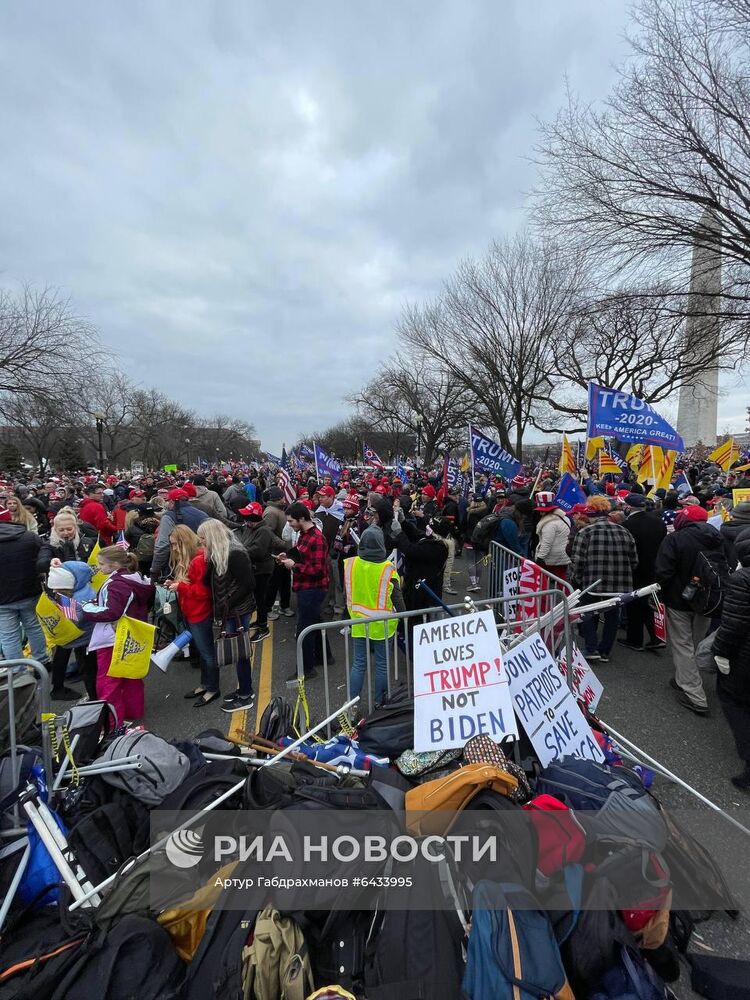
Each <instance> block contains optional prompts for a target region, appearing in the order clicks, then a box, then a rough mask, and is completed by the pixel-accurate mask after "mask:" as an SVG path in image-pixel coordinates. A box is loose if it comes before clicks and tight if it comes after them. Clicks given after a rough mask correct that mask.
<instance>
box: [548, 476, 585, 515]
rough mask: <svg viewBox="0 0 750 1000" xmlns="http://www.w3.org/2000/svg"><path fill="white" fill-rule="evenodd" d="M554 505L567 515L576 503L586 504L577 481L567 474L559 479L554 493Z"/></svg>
mask: <svg viewBox="0 0 750 1000" xmlns="http://www.w3.org/2000/svg"><path fill="white" fill-rule="evenodd" d="M555 503H556V504H557V506H558V507H559V508H560V510H564V511H565V513H566V514H567V513H568V511H569V510H572V509H573V507H575V505H576V504H577V503H586V494H585V493H584V492H583V490H582V489H581V487H580V485H579V483H578V480H577V479H575V478H574V477H573V476H571V474H570V473H569V472H566V473H565V475H564V476H563V477H562V478H561V480H560V482H559V484H558V487H557V493H555Z"/></svg>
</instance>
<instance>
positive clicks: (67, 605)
mask: <svg viewBox="0 0 750 1000" xmlns="http://www.w3.org/2000/svg"><path fill="white" fill-rule="evenodd" d="M58 606H59V608H60V611H61V612H62V613H63V616H64V617H65V618H69V619H70V620H71V621H72V622H76V621H78V601H76V599H75V598H74V597H64V596H63V595H62V594H61V595H60V596H59V597H58Z"/></svg>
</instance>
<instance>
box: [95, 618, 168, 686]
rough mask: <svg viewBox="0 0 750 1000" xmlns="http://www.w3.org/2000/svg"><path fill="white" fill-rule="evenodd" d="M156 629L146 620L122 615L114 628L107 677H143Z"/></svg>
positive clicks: (146, 669)
mask: <svg viewBox="0 0 750 1000" xmlns="http://www.w3.org/2000/svg"><path fill="white" fill-rule="evenodd" d="M155 632H156V629H155V628H154V626H153V625H149V623H148V622H142V621H139V620H138V619H137V618H128V616H127V615H123V616H122V618H121V619H120V620H119V621H118V623H117V628H116V629H115V645H114V648H113V649H112V660H111V662H110V664H109V670H107V676H109V677H127V678H129V679H130V680H138V679H139V678H141V677H145V676H146V674H147V673H148V668H149V666H150V665H151V653H152V651H153V648H154V633H155Z"/></svg>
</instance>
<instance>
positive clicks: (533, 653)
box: [503, 633, 604, 767]
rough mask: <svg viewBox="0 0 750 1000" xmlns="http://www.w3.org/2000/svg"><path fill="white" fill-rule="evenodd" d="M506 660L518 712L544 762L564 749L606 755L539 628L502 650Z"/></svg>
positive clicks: (588, 757) (572, 753) (598, 757)
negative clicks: (545, 643) (516, 644)
mask: <svg viewBox="0 0 750 1000" xmlns="http://www.w3.org/2000/svg"><path fill="white" fill-rule="evenodd" d="M503 661H504V664H505V671H506V673H507V675H508V681H509V683H510V693H511V696H512V698H513V706H514V708H515V710H516V714H517V715H518V718H519V719H520V720H521V723H522V725H523V728H524V729H525V730H526V733H527V735H528V737H529V739H530V740H531V743H532V745H533V747H534V750H535V751H536V753H537V756H538V757H539V760H540V761H541V762H542V766H543V767H546V766H547V765H548V764H550V763H551V762H552V761H553V760H557V759H558V758H560V757H564V756H565V755H566V754H568V755H570V756H573V757H582V758H583V759H585V760H596V761H603V760H604V754H603V753H602V751H601V749H600V747H599V744H598V743H597V742H596V740H595V739H594V737H593V735H592V733H591V730H590V729H589V726H588V723H587V722H586V719H585V718H584V716H583V712H582V711H581V710H580V708H579V707H578V703H577V701H576V700H575V698H574V697H573V695H572V694H571V693H570V691H569V690H568V686H567V684H566V683H565V680H564V679H563V676H562V674H561V673H560V668H559V667H558V665H557V664H556V663H555V661H554V660H553V659H552V656H551V655H550V652H549V650H548V649H547V647H546V646H545V645H544V640H543V639H542V637H541V636H540V635H539V633H535V634H534V635H532V636H529V638H528V639H524V641H523V642H521V643H519V645H518V646H514V647H513V649H511V650H508V652H506V653H504V654H503Z"/></svg>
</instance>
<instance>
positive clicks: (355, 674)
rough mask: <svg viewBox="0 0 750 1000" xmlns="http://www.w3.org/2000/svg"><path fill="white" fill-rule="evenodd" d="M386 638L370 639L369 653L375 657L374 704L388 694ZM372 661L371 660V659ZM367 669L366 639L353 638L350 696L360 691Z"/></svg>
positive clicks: (352, 696) (378, 702)
mask: <svg viewBox="0 0 750 1000" xmlns="http://www.w3.org/2000/svg"><path fill="white" fill-rule="evenodd" d="M387 641H388V640H387V639H370V653H371V654H372V655H374V657H375V704H376V705H379V704H380V702H381V701H382V700H383V698H385V696H386V694H388V665H387V661H386V657H385V644H386V642H387ZM371 662H372V661H371ZM366 670H367V639H366V638H365V637H364V636H362V637H361V638H355V639H354V658H353V660H352V672H351V675H350V677H349V689H350V692H351V693H350V695H349V697H350V698H356V696H357V695H358V694H361V692H362V685H363V684H364V682H365V672H366Z"/></svg>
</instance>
